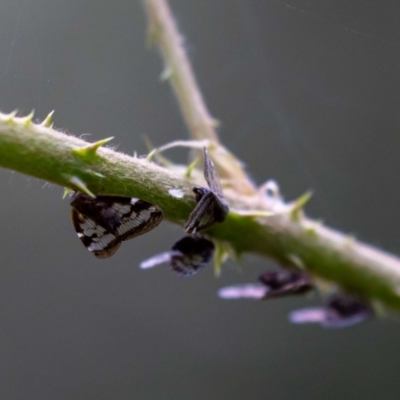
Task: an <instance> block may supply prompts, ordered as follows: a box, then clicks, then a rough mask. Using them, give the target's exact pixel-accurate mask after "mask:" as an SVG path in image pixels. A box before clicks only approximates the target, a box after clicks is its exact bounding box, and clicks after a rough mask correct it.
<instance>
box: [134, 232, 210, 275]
mask: <svg viewBox="0 0 400 400" xmlns="http://www.w3.org/2000/svg"><path fill="white" fill-rule="evenodd" d="M213 253H214V244H213V242H211V241H210V240H208V239H206V238H204V237H202V236H200V235H194V236H185V237H183V238H182V239H180V240H178V241H177V242H176V243H175V244H174V245H173V246H172V249H171V250H170V251H166V252H165V253H161V254H157V255H155V256H153V257H151V258H149V259H147V260H145V261H143V262H141V264H140V268H142V269H148V268H152V267H155V266H156V265H159V264H162V263H168V264H169V265H170V268H171V269H172V271H174V272H176V273H177V274H178V275H180V276H191V275H194V274H195V273H197V272H198V271H199V270H200V269H201V268H203V267H204V266H205V265H206V264H207V263H208V262H209V261H210V260H211V258H212V256H213Z"/></svg>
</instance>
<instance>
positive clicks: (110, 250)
mask: <svg viewBox="0 0 400 400" xmlns="http://www.w3.org/2000/svg"><path fill="white" fill-rule="evenodd" d="M71 207H72V210H71V218H72V224H73V225H74V228H75V230H76V233H77V235H78V237H79V239H81V241H82V243H83V245H84V246H85V247H86V248H87V249H88V250H89V251H90V252H91V253H93V254H94V255H95V256H96V257H98V258H107V257H111V256H112V255H113V254H114V253H115V252H116V251H117V250H118V248H119V247H120V246H121V244H122V242H123V241H125V240H129V239H133V238H134V237H136V236H139V235H143V234H144V233H147V232H149V231H151V230H152V229H154V228H155V227H156V226H157V225H158V224H159V223H160V222H161V221H162V219H163V212H162V211H161V209H160V208H158V207H157V206H155V205H153V204H150V203H148V202H147V201H144V200H140V199H136V198H131V197H119V196H97V197H96V198H93V197H90V196H87V195H86V194H83V193H76V194H75V195H74V197H73V198H72V201H71Z"/></svg>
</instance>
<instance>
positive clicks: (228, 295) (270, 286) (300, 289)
mask: <svg viewBox="0 0 400 400" xmlns="http://www.w3.org/2000/svg"><path fill="white" fill-rule="evenodd" d="M258 280H259V281H260V282H261V283H258V284H250V283H246V284H241V285H234V286H228V287H225V288H222V289H220V290H219V292H218V294H219V296H220V297H221V298H223V299H241V298H248V299H259V300H262V299H270V298H275V297H283V296H290V295H297V294H304V293H307V292H309V291H310V290H312V289H313V284H312V281H311V278H310V276H309V275H308V274H306V273H305V272H303V271H290V270H284V269H282V270H279V271H268V272H264V273H263V274H261V275H260V277H259V278H258Z"/></svg>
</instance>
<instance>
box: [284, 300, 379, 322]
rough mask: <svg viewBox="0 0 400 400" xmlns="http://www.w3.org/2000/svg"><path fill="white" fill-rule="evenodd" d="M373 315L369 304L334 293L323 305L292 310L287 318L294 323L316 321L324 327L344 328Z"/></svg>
mask: <svg viewBox="0 0 400 400" xmlns="http://www.w3.org/2000/svg"><path fill="white" fill-rule="evenodd" d="M372 315H373V311H372V308H371V306H370V305H369V304H368V303H365V302H363V301H361V300H358V299H356V298H354V297H351V296H349V295H339V294H336V295H334V296H332V297H331V298H330V299H328V301H327V303H326V305H325V306H324V307H314V308H304V309H301V310H296V311H292V312H291V313H290V314H289V320H290V321H291V322H293V323H295V324H308V323H318V324H320V325H321V326H323V327H324V328H346V327H348V326H352V325H355V324H358V323H360V322H363V321H365V320H366V319H368V318H370V317H371V316H372Z"/></svg>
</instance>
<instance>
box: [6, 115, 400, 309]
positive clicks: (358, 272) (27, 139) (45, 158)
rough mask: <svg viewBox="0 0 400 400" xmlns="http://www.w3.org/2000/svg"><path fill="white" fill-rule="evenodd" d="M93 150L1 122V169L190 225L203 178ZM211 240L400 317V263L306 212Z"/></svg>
mask: <svg viewBox="0 0 400 400" xmlns="http://www.w3.org/2000/svg"><path fill="white" fill-rule="evenodd" d="M88 145H89V143H87V142H85V141H83V140H81V139H78V138H76V137H74V136H70V135H65V134H63V133H60V132H57V131H55V130H54V129H50V128H46V127H43V126H41V125H34V124H32V123H31V122H29V121H27V120H26V119H18V118H9V117H6V116H4V115H1V114H0V166H1V167H4V168H9V169H12V170H14V171H18V172H21V173H24V174H27V175H30V176H34V177H37V178H40V179H44V180H46V181H49V182H52V183H55V184H58V185H61V186H66V187H71V188H74V183H73V182H75V181H76V180H74V179H72V180H71V178H78V179H79V180H80V181H82V182H84V183H85V184H86V185H87V187H88V188H89V189H90V190H91V191H92V192H93V193H103V194H114V195H121V196H134V197H139V198H142V199H144V200H147V201H149V202H151V203H154V204H157V205H158V206H160V207H161V208H162V209H163V211H164V214H165V217H166V219H168V220H170V221H172V222H175V223H178V224H180V225H183V224H184V222H185V221H186V219H187V217H188V215H189V213H190V211H191V210H192V209H193V207H194V199H193V195H192V194H191V189H192V187H193V186H194V185H195V184H199V183H200V184H202V182H201V181H200V179H199V178H192V179H191V180H188V179H187V178H184V175H185V169H184V168H175V169H174V170H167V169H165V168H161V167H160V166H157V165H155V164H154V163H151V162H148V161H146V160H145V159H139V158H134V157H130V156H127V155H124V154H121V153H118V152H115V151H113V150H111V149H108V148H102V147H101V148H99V149H97V150H96V152H95V153H94V154H92V153H88V154H89V155H88V154H86V153H85V152H84V153H79V151H78V152H77V151H76V150H77V149H84V148H85V147H87V146H88ZM71 182H72V183H71ZM169 189H181V190H182V191H183V193H184V196H183V197H182V198H176V197H173V196H171V195H170V194H169V192H168V190H169ZM225 195H226V198H227V200H228V202H229V203H230V205H231V207H232V209H236V210H254V209H256V210H257V211H260V210H264V211H271V210H273V209H274V208H273V207H271V206H270V204H269V203H268V202H266V201H264V200H263V199H264V197H265V196H263V195H261V194H257V195H255V196H243V195H240V194H237V193H235V192H234V191H232V190H227V191H226V192H225ZM268 204H269V205H268ZM289 209H290V208H289ZM275 211H276V210H275ZM207 234H209V235H210V236H211V237H213V238H214V239H216V240H218V241H220V242H224V243H225V244H227V245H229V246H230V247H232V248H233V249H235V251H236V252H237V253H244V252H251V253H257V254H259V255H262V256H268V257H271V258H273V259H275V260H276V261H277V262H279V263H280V264H281V265H283V266H290V265H296V266H302V267H304V268H306V269H307V270H309V271H311V272H312V273H313V274H315V275H316V276H319V277H322V278H325V279H327V280H329V281H333V282H336V283H337V284H338V285H340V286H341V287H343V288H344V289H345V290H348V291H349V292H352V293H355V294H358V295H359V296H361V297H363V298H366V299H369V300H371V301H379V302H381V303H383V304H385V305H387V306H389V307H390V308H393V309H397V310H399V311H400V259H399V258H397V257H395V256H392V255H389V254H386V253H384V252H382V251H380V250H378V249H375V248H373V247H370V246H367V245H365V244H362V243H360V242H359V241H357V240H355V239H352V238H350V237H348V236H346V235H344V234H341V233H339V232H336V231H334V230H332V229H329V228H327V227H324V226H322V225H319V224H318V223H317V222H314V221H312V220H310V219H308V218H306V217H305V216H303V215H302V212H299V213H296V214H295V213H293V212H292V213H290V212H278V213H277V214H276V215H273V216H270V217H257V218H254V217H250V216H244V215H240V213H237V212H234V211H233V212H231V213H230V214H229V216H228V218H227V220H226V221H225V222H224V223H223V224H216V225H215V226H214V227H213V228H212V229H211V230H209V231H208V232H207Z"/></svg>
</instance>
